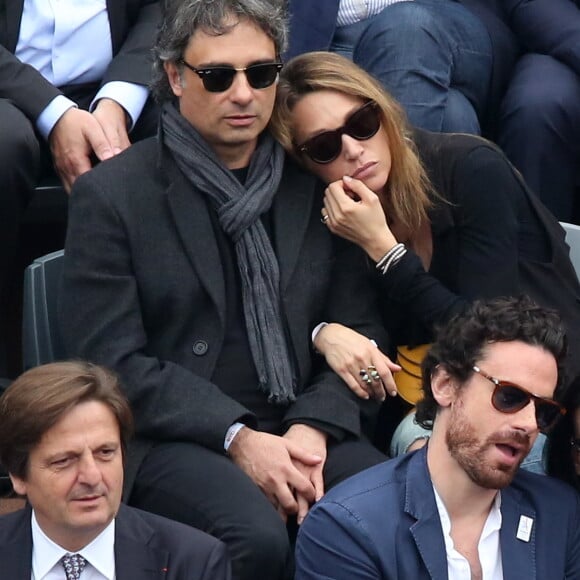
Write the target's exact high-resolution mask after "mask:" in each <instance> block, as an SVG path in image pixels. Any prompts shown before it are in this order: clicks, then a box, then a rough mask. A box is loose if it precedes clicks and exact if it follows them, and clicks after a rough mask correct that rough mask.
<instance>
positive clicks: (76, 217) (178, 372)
mask: <svg viewBox="0 0 580 580" xmlns="http://www.w3.org/2000/svg"><path fill="white" fill-rule="evenodd" d="M95 173H96V172H95V171H92V172H89V173H88V174H85V175H83V176H81V177H80V178H79V179H78V180H77V182H76V183H75V186H74V188H73V193H72V195H71V198H70V208H69V228H68V232H67V241H66V247H65V262H64V274H63V288H62V292H61V299H60V307H59V311H60V312H59V315H60V323H61V324H60V327H61V332H62V336H63V340H64V343H65V347H66V349H67V354H68V355H69V356H71V357H80V358H85V359H89V360H91V361H93V362H95V363H97V364H102V365H105V366H107V367H110V368H112V369H114V370H115V371H116V372H117V373H119V375H120V377H121V380H122V383H123V386H124V389H125V393H126V395H127V397H128V399H129V401H130V403H131V406H132V408H133V411H134V414H135V419H136V432H137V435H139V436H141V437H144V438H149V439H153V440H157V441H179V440H181V441H194V442H196V443H198V444H201V445H204V446H206V447H208V448H210V449H213V450H215V451H217V452H223V442H224V437H225V433H226V431H227V429H228V427H229V426H230V425H231V424H232V423H234V422H236V421H238V420H241V421H244V422H246V423H247V424H249V425H250V426H254V425H255V417H254V416H253V415H252V414H251V413H249V411H248V410H247V409H245V408H244V407H243V406H242V405H240V404H239V403H237V402H236V401H235V400H234V399H232V398H231V397H229V396H227V395H225V394H224V393H223V392H222V391H221V390H220V389H219V388H218V387H217V386H216V385H215V384H213V383H212V382H211V381H209V380H207V379H206V378H204V377H202V376H200V375H197V374H195V373H194V372H192V371H190V370H189V369H187V368H185V367H184V366H182V365H180V364H178V363H177V362H175V361H173V360H169V358H167V359H165V360H164V359H160V358H157V357H156V356H154V355H153V354H152V353H151V352H150V350H151V345H150V344H149V343H148V333H147V329H146V328H145V323H144V319H143V316H142V313H141V307H140V296H139V294H140V292H139V282H138V276H137V273H136V272H135V270H134V267H137V266H135V264H134V263H133V260H132V251H131V247H130V246H131V244H130V239H129V236H128V235H127V233H126V224H125V223H124V221H123V219H122V217H121V216H120V212H119V210H118V207H117V206H115V205H114V204H113V202H112V201H111V199H110V197H108V196H107V195H105V190H106V189H107V187H108V186H109V185H110V183H109V182H107V181H106V180H103V181H100V180H99V179H98V178H95ZM159 275H160V276H162V275H163V270H162V269H161V270H160V274H159ZM176 348H177V347H176Z"/></svg>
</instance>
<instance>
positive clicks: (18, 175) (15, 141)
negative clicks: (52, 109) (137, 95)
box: [0, 84, 157, 377]
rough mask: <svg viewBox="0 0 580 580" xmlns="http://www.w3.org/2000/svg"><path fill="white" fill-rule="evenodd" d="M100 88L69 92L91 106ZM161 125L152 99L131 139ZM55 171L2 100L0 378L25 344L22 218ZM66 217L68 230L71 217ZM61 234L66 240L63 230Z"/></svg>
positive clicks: (30, 129)
mask: <svg viewBox="0 0 580 580" xmlns="http://www.w3.org/2000/svg"><path fill="white" fill-rule="evenodd" d="M97 88H98V87H97V86H96V85H94V84H90V85H82V86H75V87H70V88H68V89H65V90H64V93H65V94H66V96H68V97H69V98H71V99H72V100H74V101H75V102H76V103H77V104H78V105H79V107H80V108H84V109H87V108H88V106H89V105H90V102H91V100H92V99H93V97H94V95H95V94H96V91H97ZM156 130H157V108H156V107H155V105H154V104H153V102H148V103H147V104H146V106H145V108H144V110H143V112H142V114H141V116H140V117H139V120H138V122H137V123H136V125H135V127H134V128H133V131H131V135H130V137H131V140H132V141H137V140H139V139H142V138H144V137H148V136H150V135H154V134H155V132H156ZM51 174H52V175H54V172H53V169H52V159H51V156H50V150H49V147H48V144H47V143H46V142H45V141H44V139H43V138H42V137H41V136H39V135H38V134H37V132H36V130H35V127H34V125H33V123H32V122H31V121H30V120H29V119H28V118H27V117H26V116H25V115H24V114H23V113H22V112H21V111H20V110H19V109H18V108H17V107H16V106H15V105H14V104H13V103H12V102H11V101H9V100H7V99H0V377H2V376H10V375H12V376H13V375H14V374H15V373H14V371H12V372H9V370H8V369H9V368H11V367H12V366H13V365H9V363H8V360H7V358H8V353H9V352H15V351H17V352H19V351H20V345H19V344H17V345H14V344H12V343H14V342H15V341H17V342H19V333H18V331H17V329H16V331H15V329H14V328H13V327H14V325H15V324H18V323H19V320H14V316H13V313H14V311H15V309H16V311H18V310H19V307H18V304H19V302H18V299H19V296H18V295H17V294H18V293H19V292H20V291H21V278H22V265H21V264H19V260H18V254H19V249H20V247H21V239H20V231H21V224H22V219H23V216H24V213H25V211H26V208H27V206H28V204H29V202H30V200H31V198H32V195H33V193H34V188H35V187H36V186H37V184H38V183H39V181H40V180H41V179H43V178H45V177H47V176H50V175H51ZM62 221H63V228H62V229H63V230H64V227H65V223H66V216H63V220H62ZM33 235H42V234H41V233H40V232H34V233H33ZM60 238H61V239H62V240H64V231H63V232H62V236H60ZM33 245H34V246H35V247H38V248H43V249H42V250H41V252H42V253H46V252H49V251H52V250H54V249H58V248H53V247H46V248H45V249H44V245H43V243H42V240H35V243H34V244H33ZM15 294H16V295H15ZM15 301H16V303H17V305H16V308H15ZM10 321H11V322H10Z"/></svg>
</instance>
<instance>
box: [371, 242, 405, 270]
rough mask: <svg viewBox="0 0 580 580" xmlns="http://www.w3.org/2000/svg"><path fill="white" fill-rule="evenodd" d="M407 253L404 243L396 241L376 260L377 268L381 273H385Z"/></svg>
mask: <svg viewBox="0 0 580 580" xmlns="http://www.w3.org/2000/svg"><path fill="white" fill-rule="evenodd" d="M406 253H407V248H405V244H401V243H398V244H396V245H394V246H393V247H392V248H391V249H390V250H389V251H388V252H387V253H386V254H385V255H384V256H383V257H382V258H381V259H380V260H379V261H378V262H377V266H376V268H377V270H379V271H380V272H381V273H382V274H383V275H384V274H386V273H387V271H388V269H389V268H391V267H392V266H394V265H395V264H397V263H398V262H399V260H400V259H401V258H402V257H403V256H404V255H405V254H406Z"/></svg>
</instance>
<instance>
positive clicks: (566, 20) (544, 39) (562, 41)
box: [503, 0, 580, 75]
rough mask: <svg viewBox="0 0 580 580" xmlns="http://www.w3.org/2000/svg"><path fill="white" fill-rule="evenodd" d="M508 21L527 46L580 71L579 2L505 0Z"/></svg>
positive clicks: (579, 73)
mask: <svg viewBox="0 0 580 580" xmlns="http://www.w3.org/2000/svg"><path fill="white" fill-rule="evenodd" d="M503 3H504V5H505V10H506V13H507V16H508V19H509V20H508V21H509V23H510V25H511V27H512V28H513V30H514V32H515V33H516V34H517V35H518V39H519V40H520V42H521V43H522V44H523V45H524V47H525V48H526V50H528V51H530V52H537V53H540V54H548V55H550V56H553V57H554V58H555V59H557V60H559V61H561V62H563V63H565V64H567V65H568V66H569V67H570V68H571V69H572V70H573V71H574V72H575V73H576V74H577V75H580V2H579V1H574V0H503Z"/></svg>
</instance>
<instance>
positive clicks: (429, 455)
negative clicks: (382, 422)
mask: <svg viewBox="0 0 580 580" xmlns="http://www.w3.org/2000/svg"><path fill="white" fill-rule="evenodd" d="M564 352H565V335H564V330H563V326H562V324H561V322H560V320H559V318H558V316H557V315H556V314H555V312H554V311H551V310H545V309H543V308H540V307H538V306H537V305H535V304H534V303H533V302H531V300H530V299H528V298H525V297H524V298H500V299H494V300H490V301H489V302H485V301H483V302H479V303H474V304H473V305H472V306H471V307H470V309H469V310H468V311H467V312H465V313H464V314H462V315H459V316H457V317H456V318H455V319H454V320H453V321H452V322H451V323H450V324H449V325H448V326H447V327H445V328H443V329H442V330H441V331H440V333H439V336H438V337H437V339H436V341H435V343H434V345H433V347H432V348H431V351H430V353H429V354H428V355H427V357H426V359H425V361H424V363H423V389H424V393H425V397H424V399H423V400H422V401H421V402H420V403H419V406H418V409H417V418H418V420H419V421H421V422H422V423H424V424H429V425H432V428H433V435H432V437H431V439H430V441H429V443H428V446H427V447H426V448H423V449H421V450H420V451H416V452H414V453H409V454H406V455H404V456H402V457H401V458H399V459H394V460H392V461H387V462H385V463H383V464H382V465H379V466H376V467H373V468H371V469H368V470H367V471H365V472H363V473H360V474H358V475H356V476H355V477H352V478H351V479H350V480H349V481H348V482H345V483H344V484H343V485H341V486H338V487H336V488H335V489H333V490H331V491H330V492H329V493H328V494H327V496H326V497H325V498H324V499H323V500H322V501H321V502H319V503H318V504H317V505H316V506H315V507H314V508H313V509H312V510H311V511H310V514H309V515H308V517H307V519H306V521H305V522H304V524H303V525H302V527H301V529H300V532H299V536H298V543H297V556H296V559H297V568H298V572H297V575H296V579H297V580H314V579H322V578H333V579H335V580H356V579H362V578H364V579H365V580H368V579H370V578H377V579H378V578H414V579H417V580H421V579H426V578H484V579H486V578H494V579H496V578H505V579H506V580H507V579H516V578H536V579H538V580H541V579H543V578H580V497H579V496H578V494H577V493H576V492H575V491H574V490H573V489H572V488H570V487H568V486H567V485H565V484H563V483H561V482H559V481H556V480H553V479H551V478H549V477H547V476H542V475H537V474H533V473H529V472H526V471H523V470H518V468H519V465H520V463H521V461H522V460H523V459H524V457H525V456H526V454H527V452H528V451H529V450H530V448H531V446H532V444H533V442H534V440H535V439H536V437H537V435H538V431H539V430H542V431H544V430H547V429H549V428H550V426H551V425H552V424H553V423H554V422H555V421H556V420H557V419H558V417H559V416H560V415H561V411H562V408H561V407H560V405H559V404H558V403H556V402H555V401H554V400H553V398H552V397H553V396H554V392H555V389H556V386H557V385H558V384H559V382H560V381H561V380H562V379H561V376H560V371H561V369H562V366H561V365H562V361H563V356H564Z"/></svg>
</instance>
